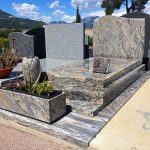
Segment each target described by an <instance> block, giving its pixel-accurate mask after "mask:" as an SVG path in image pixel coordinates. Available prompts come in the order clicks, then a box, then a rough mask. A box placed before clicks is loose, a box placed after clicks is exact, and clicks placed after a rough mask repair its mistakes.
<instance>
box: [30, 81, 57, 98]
mask: <svg viewBox="0 0 150 150" xmlns="http://www.w3.org/2000/svg"><path fill="white" fill-rule="evenodd" d="M32 89H33V92H34V93H37V94H38V95H44V96H50V94H51V93H52V92H53V91H54V88H53V85H51V84H50V83H49V82H48V81H43V82H42V83H37V84H35V85H33V87H32Z"/></svg>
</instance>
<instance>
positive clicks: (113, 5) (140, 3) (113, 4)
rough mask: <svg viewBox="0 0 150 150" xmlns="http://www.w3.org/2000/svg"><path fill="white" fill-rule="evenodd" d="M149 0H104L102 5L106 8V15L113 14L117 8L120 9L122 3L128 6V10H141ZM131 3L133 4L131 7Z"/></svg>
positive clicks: (128, 11)
mask: <svg viewBox="0 0 150 150" xmlns="http://www.w3.org/2000/svg"><path fill="white" fill-rule="evenodd" d="M148 1H149V0H103V1H102V4H101V7H102V8H104V9H105V13H106V15H111V14H112V13H113V12H114V11H115V10H118V9H120V7H121V6H122V4H124V5H125V6H126V12H127V13H130V12H131V11H132V12H134V11H138V12H141V11H142V10H143V9H144V8H145V5H146V4H147V2H148ZM129 3H131V6H130V7H129Z"/></svg>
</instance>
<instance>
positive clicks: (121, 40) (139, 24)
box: [93, 16, 145, 59]
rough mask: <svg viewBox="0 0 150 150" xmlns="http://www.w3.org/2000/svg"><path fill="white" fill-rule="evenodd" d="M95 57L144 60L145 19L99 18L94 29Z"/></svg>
mask: <svg viewBox="0 0 150 150" xmlns="http://www.w3.org/2000/svg"><path fill="white" fill-rule="evenodd" d="M93 35H94V36H93V56H94V57H108V58H128V59H133V58H134V59H142V58H143V55H144V37H145V19H131V18H130V19H127V18H121V17H115V16H105V17H102V18H98V19H96V20H95V22H94V28H93Z"/></svg>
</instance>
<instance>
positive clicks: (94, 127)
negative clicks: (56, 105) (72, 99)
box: [0, 72, 150, 148]
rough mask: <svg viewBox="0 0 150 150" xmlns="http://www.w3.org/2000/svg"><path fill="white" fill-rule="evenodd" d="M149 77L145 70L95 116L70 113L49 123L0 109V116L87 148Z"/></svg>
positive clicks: (149, 73) (149, 74)
mask: <svg viewBox="0 0 150 150" xmlns="http://www.w3.org/2000/svg"><path fill="white" fill-rule="evenodd" d="M149 78H150V72H146V73H145V74H144V75H142V76H141V77H140V78H139V79H138V80H137V81H135V82H134V83H133V84H132V85H131V86H129V87H128V88H127V89H126V90H125V91H124V92H123V93H121V94H120V95H119V96H118V97H117V98H116V99H115V100H114V101H112V102H111V103H110V104H109V105H108V106H107V107H105V108H104V109H103V110H102V111H100V113H99V114H98V115H97V116H96V117H95V118H91V117H86V116H82V115H77V114H76V113H70V114H68V115H67V116H65V117H64V118H63V119H61V120H59V121H57V122H56V123H54V124H52V125H49V124H46V123H42V122H40V121H36V120H34V119H30V118H27V117H23V116H20V115H17V114H14V113H10V112H8V111H4V110H1V109H0V117H1V118H4V119H6V120H11V121H13V122H15V123H17V124H21V125H23V126H26V127H28V128H31V129H36V130H38V131H41V132H44V133H47V134H50V135H52V136H55V137H57V138H61V139H63V140H65V141H68V142H71V143H74V144H77V145H79V146H83V147H86V148H87V147H88V145H89V143H90V141H91V140H92V139H93V138H94V137H95V136H96V134H97V133H98V132H99V131H100V130H101V129H102V128H103V127H104V126H105V125H106V124H107V123H108V121H109V120H110V119H111V118H112V117H113V116H114V115H115V114H116V113H117V111H118V110H119V109H120V108H121V107H122V106H123V105H124V104H125V103H126V102H127V101H128V100H129V98H130V97H131V96H132V95H133V94H134V93H135V92H136V91H137V90H138V89H139V88H140V87H141V86H142V85H143V84H144V82H145V81H147V80H148V79H149Z"/></svg>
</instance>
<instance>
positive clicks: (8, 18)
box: [0, 10, 45, 29]
mask: <svg viewBox="0 0 150 150" xmlns="http://www.w3.org/2000/svg"><path fill="white" fill-rule="evenodd" d="M44 24H45V23H43V22H41V21H34V20H30V19H24V18H17V17H15V16H13V15H11V14H9V13H6V12H4V11H2V10H0V28H8V29H12V28H18V29H31V28H34V27H37V26H43V25H44Z"/></svg>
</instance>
